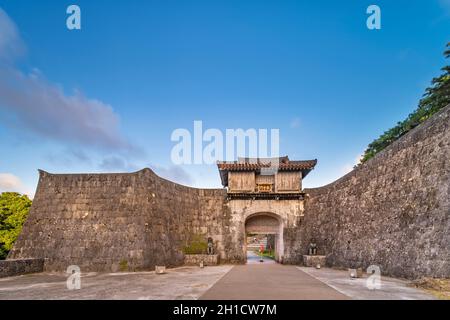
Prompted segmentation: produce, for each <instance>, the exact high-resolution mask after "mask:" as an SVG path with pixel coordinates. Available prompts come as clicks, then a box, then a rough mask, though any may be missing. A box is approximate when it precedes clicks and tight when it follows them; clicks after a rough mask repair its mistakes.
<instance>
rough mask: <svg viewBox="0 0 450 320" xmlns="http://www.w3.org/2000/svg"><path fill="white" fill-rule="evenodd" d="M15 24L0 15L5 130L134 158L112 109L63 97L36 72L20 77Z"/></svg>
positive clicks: (76, 94)
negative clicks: (11, 127)
mask: <svg viewBox="0 0 450 320" xmlns="http://www.w3.org/2000/svg"><path fill="white" fill-rule="evenodd" d="M21 48H23V45H22V40H21V39H20V36H19V32H18V30H17V27H16V25H15V24H14V22H13V21H12V20H11V19H10V18H9V17H8V15H7V14H6V13H5V11H3V10H2V9H0V110H2V109H3V110H5V111H6V112H5V113H6V114H8V115H9V116H8V118H7V119H4V124H7V125H9V126H14V127H15V128H16V129H19V130H21V131H22V130H26V131H28V132H31V133H33V134H35V135H39V136H42V137H45V138H48V139H51V140H54V141H58V142H62V143H63V144H65V145H68V144H69V145H77V146H79V147H82V148H92V149H96V150H97V149H102V150H115V151H122V152H131V153H133V152H134V153H138V152H139V150H138V148H137V147H135V146H134V145H133V144H131V143H130V142H129V141H128V140H127V139H126V138H125V137H124V136H123V135H122V133H121V132H120V128H119V122H120V121H119V116H118V115H117V114H116V113H115V112H114V110H113V109H112V107H111V106H110V105H109V104H107V103H104V102H102V101H100V100H98V99H95V98H89V97H86V96H85V95H84V94H83V93H82V92H80V91H73V92H72V93H71V94H66V93H65V92H64V91H63V89H62V88H61V87H60V86H59V85H57V84H54V83H52V82H50V81H48V80H47V79H45V77H44V76H43V75H42V73H41V72H40V71H38V70H32V71H31V72H28V73H24V72H22V71H20V70H19V69H17V68H16V67H15V64H14V60H15V59H16V58H17V56H18V55H19V54H20V52H22V51H23V49H21Z"/></svg>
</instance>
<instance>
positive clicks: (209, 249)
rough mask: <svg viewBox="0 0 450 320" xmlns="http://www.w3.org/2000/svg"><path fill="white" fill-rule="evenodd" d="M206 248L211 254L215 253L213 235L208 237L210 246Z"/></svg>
mask: <svg viewBox="0 0 450 320" xmlns="http://www.w3.org/2000/svg"><path fill="white" fill-rule="evenodd" d="M206 250H207V253H208V254H209V255H211V254H214V243H213V239H212V238H211V237H209V238H208V248H207V249H206Z"/></svg>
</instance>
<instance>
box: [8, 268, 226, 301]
mask: <svg viewBox="0 0 450 320" xmlns="http://www.w3.org/2000/svg"><path fill="white" fill-rule="evenodd" d="M231 268H233V266H230V265H221V266H217V267H206V268H203V269H200V268H199V267H181V268H175V269H168V270H167V273H166V274H163V275H157V274H155V272H154V271H150V272H129V273H128V272H120V273H85V274H82V276H81V289H80V290H68V289H67V286H66V280H67V274H61V273H37V274H27V275H23V276H18V277H10V278H1V279H0V300H5V299H7V300H9V299H15V300H17V299H19V300H21V299H31V300H39V299H69V300H70V299H133V300H147V299H151V300H158V299H169V300H172V299H183V300H194V299H198V298H199V296H201V295H202V294H203V293H204V292H205V291H206V290H207V289H209V288H210V287H211V286H212V285H213V284H214V283H215V282H216V281H217V280H219V279H220V278H221V277H222V276H223V275H224V274H226V273H227V272H228V271H229V270H230V269H231Z"/></svg>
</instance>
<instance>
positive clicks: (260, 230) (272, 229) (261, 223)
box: [244, 212, 284, 261]
mask: <svg viewBox="0 0 450 320" xmlns="http://www.w3.org/2000/svg"><path fill="white" fill-rule="evenodd" d="M245 234H246V236H247V239H248V238H249V235H264V236H266V241H267V242H266V249H268V248H270V249H271V250H274V252H275V260H276V261H281V254H280V253H282V252H284V242H283V221H282V219H281V217H280V216H278V215H276V214H274V213H271V212H260V213H255V214H252V215H250V216H249V217H247V219H246V220H245ZM269 239H270V240H269ZM272 240H273V244H272V243H271V242H272ZM248 245H249V244H248V241H246V246H245V247H244V250H245V251H247V250H248ZM272 246H273V247H272Z"/></svg>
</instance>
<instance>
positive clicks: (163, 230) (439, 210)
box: [8, 106, 450, 278]
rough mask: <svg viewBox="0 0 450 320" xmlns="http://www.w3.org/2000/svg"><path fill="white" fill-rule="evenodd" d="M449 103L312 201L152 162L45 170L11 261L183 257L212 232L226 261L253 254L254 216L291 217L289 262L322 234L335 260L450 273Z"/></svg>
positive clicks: (285, 222)
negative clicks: (161, 168)
mask: <svg viewBox="0 0 450 320" xmlns="http://www.w3.org/2000/svg"><path fill="white" fill-rule="evenodd" d="M449 126H450V106H449V107H447V108H445V109H444V110H442V111H441V112H439V113H438V114H436V115H435V116H433V117H432V118H431V119H429V120H428V121H427V122H425V123H423V124H422V125H420V126H418V127H417V128H415V129H414V130H412V131H411V132H409V133H408V134H406V135H405V136H404V137H402V138H401V139H399V140H398V141H396V142H394V143H393V144H392V145H391V146H390V147H388V148H387V149H385V150H384V151H383V152H381V153H379V154H378V155H377V156H376V157H375V158H373V159H371V160H370V161H368V162H367V163H365V164H364V165H361V166H360V167H358V168H357V169H355V170H354V171H352V172H351V173H349V174H347V175H346V176H344V177H342V178H341V179H339V180H337V181H335V182H334V183H332V184H330V185H327V186H325V187H322V188H316V189H306V190H305V192H306V193H307V194H308V196H307V198H306V200H305V201H303V200H289V201H288V200H280V201H277V200H229V201H228V200H226V191H225V190H224V189H195V188H189V187H185V186H182V185H178V184H176V183H173V182H170V181H167V180H164V179H162V178H160V177H158V176H157V175H156V174H154V173H153V172H152V171H151V170H150V169H144V170H141V171H138V172H135V173H127V174H50V173H47V172H44V171H40V178H39V184H38V188H37V191H36V195H35V198H34V201H33V205H32V208H31V211H30V214H29V217H28V219H27V221H26V222H25V225H24V227H23V230H22V233H21V234H20V236H19V238H18V240H17V242H16V244H15V246H14V248H13V250H12V251H11V252H10V254H9V256H8V259H26V258H34V259H40V258H45V259H46V261H45V270H58V271H64V270H66V268H67V267H68V266H69V265H78V266H79V267H80V268H81V270H82V272H86V271H117V270H142V269H143V270H148V269H152V268H153V267H154V266H155V265H158V264H164V265H166V266H168V267H170V266H178V265H181V264H183V259H184V255H183V253H182V250H181V249H182V247H183V246H184V245H186V244H187V243H188V242H189V239H190V238H191V237H192V236H195V235H203V236H205V238H206V237H212V238H213V239H214V242H215V244H216V252H217V253H218V254H219V255H220V260H221V261H222V262H233V263H236V262H238V263H241V262H243V261H245V252H244V251H245V250H244V248H245V220H246V219H247V217H249V216H251V215H252V214H255V213H262V212H266V213H268V212H270V213H273V214H276V215H277V216H279V217H280V218H281V220H282V230H281V231H280V237H281V238H282V239H283V241H282V242H281V244H282V245H280V247H281V248H282V249H281V252H280V253H279V254H280V257H281V258H280V260H282V261H283V263H300V262H301V261H302V255H303V254H306V253H307V250H308V244H309V242H310V240H311V239H312V238H315V239H316V242H317V244H318V251H319V252H318V253H319V254H325V255H327V264H328V265H330V266H336V267H364V268H366V267H367V266H369V265H372V264H376V265H379V266H380V267H381V270H382V273H384V274H386V275H393V276H400V277H408V278H415V277H420V276H443V277H450V129H449Z"/></svg>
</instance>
